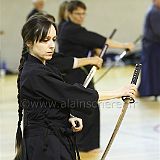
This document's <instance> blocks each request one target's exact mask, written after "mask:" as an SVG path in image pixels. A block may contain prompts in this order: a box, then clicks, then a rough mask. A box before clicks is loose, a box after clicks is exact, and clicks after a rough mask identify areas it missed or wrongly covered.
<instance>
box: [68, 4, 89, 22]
mask: <svg viewBox="0 0 160 160" xmlns="http://www.w3.org/2000/svg"><path fill="white" fill-rule="evenodd" d="M85 14H86V10H84V9H83V8H80V7H78V8H77V9H76V10H74V11H73V12H72V13H70V12H69V13H68V16H69V18H70V20H71V21H72V22H74V23H76V24H79V25H82V24H83V22H84V19H85Z"/></svg>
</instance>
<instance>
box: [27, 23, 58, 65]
mask: <svg viewBox="0 0 160 160" xmlns="http://www.w3.org/2000/svg"><path fill="white" fill-rule="evenodd" d="M55 41H56V30H55V28H54V26H53V25H51V27H50V28H49V30H48V34H47V36H46V38H45V39H44V40H43V41H42V42H39V41H38V42H34V44H33V45H31V46H30V45H28V46H29V50H30V53H31V55H33V56H35V57H37V58H38V59H39V60H41V61H42V62H43V63H45V61H46V60H50V59H51V58H52V55H53V53H54V50H55Z"/></svg>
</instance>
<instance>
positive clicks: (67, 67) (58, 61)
mask: <svg viewBox="0 0 160 160" xmlns="http://www.w3.org/2000/svg"><path fill="white" fill-rule="evenodd" d="M73 63H74V58H73V57H69V56H66V55H64V54H63V53H55V54H54V55H53V58H52V59H51V60H50V61H48V64H50V65H54V67H56V68H58V69H59V70H60V71H61V72H62V73H66V72H68V71H71V70H72V69H73Z"/></svg>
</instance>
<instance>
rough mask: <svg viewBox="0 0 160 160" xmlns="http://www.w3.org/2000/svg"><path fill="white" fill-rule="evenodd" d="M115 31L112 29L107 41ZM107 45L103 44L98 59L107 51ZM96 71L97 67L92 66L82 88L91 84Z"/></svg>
mask: <svg viewBox="0 0 160 160" xmlns="http://www.w3.org/2000/svg"><path fill="white" fill-rule="evenodd" d="M116 31H117V29H114V30H113V32H112V33H111V35H110V36H109V39H111V38H112V37H113V36H114V34H115V33H116ZM108 47H109V46H108V44H105V45H104V47H103V49H102V51H101V53H100V55H99V57H100V58H102V57H103V55H104V54H105V52H106V51H107V49H108ZM96 71H97V67H96V66H93V67H92V68H91V70H90V72H89V74H88V76H87V77H86V79H85V81H84V83H83V86H84V87H85V88H86V87H87V86H88V84H89V83H90V82H91V80H92V78H93V77H94V75H95V73H96Z"/></svg>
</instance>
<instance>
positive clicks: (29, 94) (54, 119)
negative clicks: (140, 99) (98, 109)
mask: <svg viewBox="0 0 160 160" xmlns="http://www.w3.org/2000/svg"><path fill="white" fill-rule="evenodd" d="M56 34H57V31H56V27H55V24H54V23H53V22H51V21H50V20H48V19H47V18H46V17H44V16H34V17H32V18H30V19H29V20H28V21H27V22H26V23H25V24H24V26H23V29H22V38H23V42H24V44H25V45H26V47H27V48H28V51H29V52H28V54H24V55H22V58H21V60H20V66H19V75H18V80H17V84H18V104H19V108H18V113H19V121H18V128H17V134H16V142H17V143H16V148H17V154H16V157H15V160H22V159H23V160H76V152H75V150H76V145H75V141H74V132H79V131H81V130H82V127H83V124H82V120H81V119H80V118H76V117H73V116H70V112H71V110H76V111H79V112H83V113H86V116H87V114H89V113H90V112H94V108H93V107H92V106H93V104H94V103H97V101H98V99H99V100H106V99H111V98H118V97H121V96H123V95H125V96H131V97H134V95H135V92H136V88H135V85H129V86H127V87H124V88H122V89H118V90H116V91H110V92H106V91H105V92H103V93H98V92H97V91H95V90H93V89H86V88H84V87H83V86H82V85H80V84H74V85H70V84H67V83H65V82H64V81H63V79H62V77H61V74H60V72H59V70H58V69H57V68H55V67H54V66H53V65H50V64H48V63H47V61H48V60H50V59H51V58H52V55H53V53H54V49H55V40H56ZM22 113H24V117H23V114H22ZM22 118H23V121H24V122H23V123H24V126H23V127H24V128H23V137H22V132H21V121H22ZM77 123H78V126H77V125H76V124H77Z"/></svg>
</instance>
